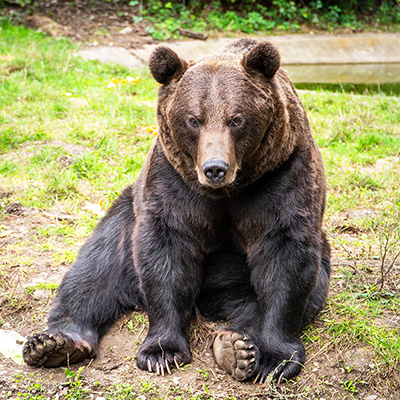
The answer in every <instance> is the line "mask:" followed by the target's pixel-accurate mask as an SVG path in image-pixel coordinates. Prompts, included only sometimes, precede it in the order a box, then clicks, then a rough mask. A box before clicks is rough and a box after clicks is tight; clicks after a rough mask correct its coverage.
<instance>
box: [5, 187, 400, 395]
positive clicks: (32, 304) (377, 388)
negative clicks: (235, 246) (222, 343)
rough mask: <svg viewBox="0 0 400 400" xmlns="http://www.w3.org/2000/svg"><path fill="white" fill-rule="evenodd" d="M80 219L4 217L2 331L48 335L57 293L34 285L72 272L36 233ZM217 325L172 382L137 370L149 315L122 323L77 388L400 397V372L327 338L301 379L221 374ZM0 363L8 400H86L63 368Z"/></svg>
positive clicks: (195, 335) (195, 326) (29, 213)
mask: <svg viewBox="0 0 400 400" xmlns="http://www.w3.org/2000/svg"><path fill="white" fill-rule="evenodd" d="M1 196H2V197H3V199H4V198H5V197H9V200H12V194H10V193H2V194H1ZM0 201H1V200H0ZM73 217H74V216H73V215H64V214H63V212H62V210H53V211H46V212H44V211H41V210H36V209H28V208H26V207H22V206H20V205H19V204H18V203H12V202H11V201H9V205H8V207H7V208H6V209H5V212H4V213H3V214H0V225H3V226H7V228H8V231H6V232H8V233H7V234H6V235H4V233H3V237H1V238H0V251H1V259H2V264H3V268H2V271H3V273H2V275H1V276H0V281H1V287H0V296H1V297H0V299H1V315H0V319H1V320H2V321H3V323H2V326H1V328H2V329H6V330H14V331H17V332H18V333H20V334H22V335H23V336H25V337H27V336H29V335H31V334H32V333H33V332H38V331H42V330H43V329H44V328H45V325H46V314H47V312H48V310H49V308H50V305H51V300H52V296H53V295H54V291H51V290H50V291H49V290H40V289H35V290H34V291H32V290H29V286H35V287H36V288H37V287H38V284H46V283H49V284H52V283H59V282H60V280H61V278H62V276H63V274H64V273H65V271H66V270H67V269H68V267H69V265H67V264H65V263H62V264H57V263H56V262H55V261H54V258H52V257H51V254H52V252H50V251H49V250H46V249H45V246H43V248H44V249H43V250H42V251H40V250H38V248H40V244H41V241H44V240H46V242H47V243H49V242H48V240H49V239H48V238H47V239H44V238H41V237H39V236H38V235H37V234H36V233H35V228H36V227H40V226H48V227H51V226H53V227H54V226H57V224H60V221H61V220H64V221H65V218H70V221H71V223H72V224H73V223H74V219H73ZM346 230H347V232H344V233H342V234H343V235H349V236H353V237H354V240H357V235H358V234H359V232H354V231H353V232H351V229H350V233H349V229H346ZM50 243H52V245H54V248H55V249H63V248H64V249H66V248H69V249H72V250H77V249H78V247H79V246H80V245H81V243H76V244H73V245H71V244H64V243H61V242H60V241H58V240H57V238H56V237H54V238H50ZM333 247H334V255H333V269H334V273H333V275H334V276H333V280H332V286H331V294H332V295H334V294H335V293H337V292H338V291H341V290H342V288H343V285H344V282H343V279H342V277H340V276H339V277H338V276H335V271H337V269H338V268H339V267H340V266H344V265H347V264H348V263H349V260H347V259H346V256H344V255H343V251H342V250H343V249H341V248H340V247H339V246H336V245H335V243H333ZM54 248H53V250H54ZM360 251H361V250H360ZM355 255H356V254H355ZM327 317H328V313H327V314H325V313H323V314H322V316H321V317H320V318H319V319H318V320H317V321H316V322H315V326H316V327H317V328H318V327H321V328H323V326H324V322H323V319H324V318H327ZM386 319H387V321H390V323H392V324H394V326H400V318H399V317H398V316H396V314H393V315H387V316H386ZM129 321H131V322H129ZM387 321H386V323H387ZM216 326H217V324H214V323H210V322H208V321H204V320H199V319H196V320H195V321H193V323H192V326H191V347H192V354H193V362H192V364H191V365H190V366H187V367H185V368H184V369H183V370H182V371H175V372H174V373H173V374H172V375H169V376H165V377H161V376H155V375H154V374H148V373H146V372H144V371H141V370H139V369H138V368H137V366H136V362H135V354H136V352H137V349H138V346H139V345H140V343H141V342H142V341H143V339H144V337H145V335H146V331H147V324H146V315H145V314H144V313H140V312H136V313H134V314H133V315H129V316H127V317H125V318H123V319H121V320H120V321H118V322H117V323H116V324H115V325H114V326H113V327H112V329H111V331H110V332H109V333H108V334H107V335H106V336H105V337H104V338H103V340H102V342H101V346H100V352H99V355H98V357H97V358H96V359H94V360H87V361H85V362H83V363H81V364H77V365H71V366H69V370H70V371H73V372H75V374H78V371H79V369H80V368H81V367H82V366H84V367H85V369H84V371H83V376H84V380H82V383H80V380H79V385H81V386H78V389H81V390H82V393H84V391H85V390H87V391H89V392H90V394H91V395H92V397H91V398H94V399H96V398H97V399H99V400H102V399H103V397H105V396H106V395H107V394H108V393H109V391H108V389H107V388H109V387H112V386H113V385H114V384H126V385H129V384H133V385H134V386H135V390H136V394H137V396H138V398H140V399H142V400H143V399H147V398H149V399H150V398H160V397H161V398H174V399H175V398H179V397H178V396H181V398H193V397H194V398H196V396H198V398H204V399H207V398H216V399H217V398H231V396H234V397H236V398H238V399H250V398H251V399H257V398H259V399H268V398H271V399H272V398H274V399H278V398H282V399H286V398H288V399H289V398H299V399H302V398H310V399H314V398H315V399H347V398H348V399H351V398H357V399H358V398H360V399H368V400H377V399H387V400H388V399H399V398H400V396H399V394H398V393H396V392H393V388H394V387H397V388H399V387H400V382H399V378H398V376H396V372H395V371H390V370H389V371H388V370H387V369H386V368H385V369H384V370H382V371H379V368H380V367H379V363H376V362H375V360H374V355H373V354H372V353H371V352H370V351H369V350H367V349H365V348H363V347H362V346H357V345H355V344H354V343H351V342H349V344H348V346H343V345H339V344H338V343H337V342H336V341H335V340H333V339H332V340H331V341H330V340H329V338H327V337H324V338H323V337H321V340H320V341H318V340H317V341H314V342H313V343H311V344H308V345H306V348H307V362H306V364H305V368H304V371H303V372H302V373H301V375H300V377H299V379H297V380H295V381H293V382H290V383H284V384H282V385H280V386H275V385H273V384H269V385H268V384H267V385H255V384H252V383H239V382H237V381H235V380H233V379H232V378H231V377H230V376H229V375H227V374H225V373H224V372H223V371H221V370H219V369H218V367H217V366H216V364H215V362H214V360H213V357H212V354H211V351H210V349H209V347H208V345H209V338H210V333H211V332H212V330H213V329H215V328H216ZM318 331H320V330H318ZM322 331H323V330H322ZM0 360H1V365H0V398H1V399H6V398H12V399H17V398H18V397H17V394H18V393H35V390H37V395H39V394H43V395H44V396H45V397H44V398H53V397H54V398H57V399H64V398H67V399H68V398H76V399H78V398H86V397H73V396H72V395H71V394H68V393H70V392H69V391H70V390H75V389H76V388H75V389H73V387H72V386H71V384H67V378H66V375H65V372H64V369H63V368H51V369H34V368H31V367H28V366H26V365H23V366H19V365H17V364H15V363H14V362H13V361H12V360H10V359H8V358H5V357H4V356H2V355H0ZM348 366H351V368H349V367H348ZM352 383H354V386H352ZM355 383H356V385H355ZM35 385H36V386H35ZM38 385H39V386H38ZM346 385H347V387H346ZM353 387H354V389H353ZM35 388H39V389H35ZM71 388H72V389H71ZM76 390H77V389H76ZM32 391H33V392H32ZM73 393H75V392H73ZM114 393H115V392H114ZM114 395H115V394H114ZM8 396H9V397H8ZM68 396H69V397H68ZM82 396H83V395H82ZM140 396H142V397H140ZM21 398H24V397H21ZM88 398H89V397H88ZM111 398H119V397H111ZM121 398H123V397H121Z"/></svg>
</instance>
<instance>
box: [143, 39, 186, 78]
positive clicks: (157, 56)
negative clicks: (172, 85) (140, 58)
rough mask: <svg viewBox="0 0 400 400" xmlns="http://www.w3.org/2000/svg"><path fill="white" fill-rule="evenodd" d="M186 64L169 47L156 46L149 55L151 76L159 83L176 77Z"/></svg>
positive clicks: (183, 70) (180, 73)
mask: <svg viewBox="0 0 400 400" xmlns="http://www.w3.org/2000/svg"><path fill="white" fill-rule="evenodd" d="M187 67H188V64H187V62H186V61H185V60H182V59H180V58H179V56H178V54H176V53H175V52H174V51H173V50H171V49H170V48H169V47H165V46H158V47H156V49H155V50H154V51H153V53H152V54H151V56H150V61H149V68H150V72H151V74H152V75H153V78H154V79H155V80H156V81H157V82H158V83H161V84H163V85H164V84H166V83H169V82H170V81H171V80H172V79H174V78H175V79H178V78H180V77H181V75H183V73H184V72H185V71H186V69H187Z"/></svg>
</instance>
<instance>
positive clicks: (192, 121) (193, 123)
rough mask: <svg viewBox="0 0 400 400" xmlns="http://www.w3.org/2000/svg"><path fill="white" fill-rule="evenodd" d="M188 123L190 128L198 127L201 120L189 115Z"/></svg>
mask: <svg viewBox="0 0 400 400" xmlns="http://www.w3.org/2000/svg"><path fill="white" fill-rule="evenodd" d="M187 123H188V125H189V127H190V128H198V127H199V126H200V123H199V121H197V119H196V118H195V117H189V118H188V119H187Z"/></svg>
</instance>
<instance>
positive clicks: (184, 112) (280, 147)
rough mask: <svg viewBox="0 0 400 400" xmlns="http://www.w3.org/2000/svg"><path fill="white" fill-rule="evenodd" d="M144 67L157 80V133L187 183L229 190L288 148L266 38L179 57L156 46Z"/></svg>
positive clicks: (275, 64) (214, 191) (218, 192)
mask: <svg viewBox="0 0 400 400" xmlns="http://www.w3.org/2000/svg"><path fill="white" fill-rule="evenodd" d="M149 66H150V71H151V73H152V75H153V77H154V78H155V80H156V81H157V82H159V83H160V84H161V85H162V86H161V87H160V90H159V100H158V109H157V114H158V115H157V117H158V124H159V140H160V141H161V144H162V146H163V150H164V153H165V155H166V157H167V159H168V160H169V161H170V163H171V164H172V165H173V166H174V168H175V169H176V170H177V171H178V172H179V174H180V175H181V176H182V178H183V180H184V181H185V182H186V183H187V184H188V185H189V186H191V187H192V188H194V189H195V190H197V191H200V192H202V193H205V194H207V195H210V196H213V197H220V196H226V195H229V194H230V193H231V192H233V191H237V190H238V189H240V188H241V187H243V186H244V185H248V184H249V183H251V182H253V181H255V180H256V179H258V178H260V177H261V176H262V175H263V174H265V172H267V171H268V170H272V169H274V168H276V167H277V166H278V165H279V164H281V163H282V162H283V161H285V159H287V158H288V155H289V154H290V152H291V151H292V150H293V140H292V138H291V137H290V136H291V135H290V132H289V131H290V129H289V118H288V113H287V109H286V106H285V99H284V97H285V95H284V90H283V89H282V87H281V83H280V81H279V80H278V79H277V75H278V74H279V73H278V70H279V66H280V56H279V53H278V51H277V50H276V49H275V47H273V46H272V44H271V43H269V42H256V41H254V40H250V39H242V40H239V41H236V42H234V43H233V44H231V45H230V46H227V47H226V48H225V49H223V51H222V52H221V53H219V54H218V55H214V56H210V57H205V58H203V59H201V60H200V61H199V62H197V63H194V62H190V63H187V62H186V61H184V60H182V59H180V58H179V56H178V55H177V54H176V53H175V52H174V51H173V50H171V49H169V48H168V47H165V46H159V47H158V48H156V50H154V52H153V54H152V55H151V58H150V64H149Z"/></svg>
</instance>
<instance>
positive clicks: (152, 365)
mask: <svg viewBox="0 0 400 400" xmlns="http://www.w3.org/2000/svg"><path fill="white" fill-rule="evenodd" d="M141 220H142V221H145V222H143V223H142V224H140V225H139V227H138V230H137V232H136V234H135V245H136V251H135V252H134V261H135V265H136V266H137V268H138V270H139V274H140V277H141V284H142V289H143V292H144V293H145V297H146V302H147V312H148V316H149V332H148V335H147V337H146V339H145V340H144V342H143V344H142V346H141V347H140V349H139V351H138V354H137V364H138V366H139V368H141V369H143V370H148V371H149V372H156V373H157V374H161V375H164V373H166V372H168V373H170V372H171V368H172V367H176V368H179V365H181V364H187V363H189V362H190V360H191V355H190V350H189V343H188V338H187V334H186V328H187V325H188V323H189V319H190V317H191V315H192V312H193V306H194V301H195V298H196V296H197V294H198V292H199V289H200V285H201V279H202V263H203V261H202V260H203V258H204V256H203V254H202V252H201V251H200V250H199V248H198V246H196V239H195V238H193V237H190V236H188V235H187V234H183V233H182V232H180V231H179V230H178V229H173V228H171V227H168V226H166V225H165V223H164V221H163V220H162V219H159V218H156V217H154V216H150V215H146V216H145V217H144V218H142V219H141Z"/></svg>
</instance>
